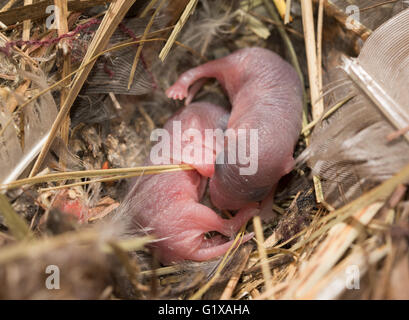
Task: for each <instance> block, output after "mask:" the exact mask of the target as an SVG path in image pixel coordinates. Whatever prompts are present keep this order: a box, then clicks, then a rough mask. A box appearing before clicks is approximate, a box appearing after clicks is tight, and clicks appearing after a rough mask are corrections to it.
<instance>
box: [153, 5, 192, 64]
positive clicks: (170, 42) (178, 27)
mask: <svg viewBox="0 0 409 320" xmlns="http://www.w3.org/2000/svg"><path fill="white" fill-rule="evenodd" d="M197 1H198V0H190V1H189V3H188V4H187V6H186V8H185V10H184V11H183V13H182V15H181V16H180V19H179V21H178V22H177V23H176V25H175V27H174V28H173V30H172V33H171V34H170V36H169V38H168V41H166V43H165V46H164V47H163V48H162V50H161V52H160V53H159V59H161V60H162V62H163V61H165V59H166V57H167V56H168V53H169V51H170V49H171V48H172V45H173V43H174V42H175V40H176V37H177V36H178V35H179V33H180V31H181V30H182V28H183V26H184V25H185V23H186V21H187V19H188V18H189V16H190V15H191V14H192V13H193V11H194V10H195V8H196V4H197Z"/></svg>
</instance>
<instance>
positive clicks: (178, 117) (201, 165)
mask: <svg viewBox="0 0 409 320" xmlns="http://www.w3.org/2000/svg"><path fill="white" fill-rule="evenodd" d="M228 120H229V113H228V112H227V111H226V110H225V109H223V108H221V107H218V106H215V105H214V104H212V103H208V102H199V103H191V104H190V105H189V106H188V107H186V108H182V109H181V110H180V111H178V112H177V113H176V114H175V115H173V116H172V117H171V118H170V119H169V120H168V121H167V122H166V124H165V125H164V127H163V128H164V129H165V130H167V131H168V132H169V133H172V132H173V130H174V128H173V127H174V121H180V122H181V132H182V133H183V132H186V131H187V130H188V129H192V128H194V129H196V130H198V131H199V132H200V134H201V137H202V142H203V144H202V145H198V146H194V143H193V142H194V141H184V140H183V139H182V149H184V148H186V147H187V145H192V146H194V148H200V149H202V159H201V162H197V163H195V162H193V161H182V160H183V159H182V157H178V156H176V155H175V154H173V152H172V151H173V148H172V147H173V144H172V142H173V139H171V141H170V142H171V148H170V153H171V154H170V155H169V157H170V158H171V161H170V162H168V163H166V164H180V163H182V162H183V163H187V164H190V165H192V166H193V167H194V168H196V170H197V171H199V173H200V174H201V175H202V176H205V177H209V178H210V177H211V176H212V175H213V173H214V162H215V159H216V143H217V141H216V139H215V138H214V139H213V141H212V143H210V144H209V145H207V144H206V143H207V141H206V140H205V129H216V128H219V129H220V133H221V134H223V130H225V129H226V127H227V122H228ZM191 140H193V139H191ZM219 148H220V149H222V148H223V145H219ZM205 149H207V150H208V151H209V154H212V158H211V159H209V161H206V159H205Z"/></svg>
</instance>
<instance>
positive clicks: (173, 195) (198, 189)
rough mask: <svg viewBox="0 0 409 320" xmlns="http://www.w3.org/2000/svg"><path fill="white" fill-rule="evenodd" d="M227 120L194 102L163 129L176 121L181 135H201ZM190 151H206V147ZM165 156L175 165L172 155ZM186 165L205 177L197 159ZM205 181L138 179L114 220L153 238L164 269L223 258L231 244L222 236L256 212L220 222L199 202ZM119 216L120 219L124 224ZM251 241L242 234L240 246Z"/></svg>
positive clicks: (176, 175) (175, 175) (188, 174)
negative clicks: (191, 130)
mask: <svg viewBox="0 0 409 320" xmlns="http://www.w3.org/2000/svg"><path fill="white" fill-rule="evenodd" d="M226 115H228V113H227V111H226V110H224V109H223V108H221V107H219V106H216V105H213V104H210V103H205V102H200V103H193V104H191V105H189V106H187V107H185V108H184V109H182V111H181V112H179V113H177V114H176V115H175V116H173V117H172V118H171V119H170V120H168V122H167V123H166V124H165V127H164V129H165V130H168V131H169V132H170V133H171V129H172V128H173V127H174V126H175V123H177V122H178V121H180V123H181V128H182V130H184V129H189V128H195V129H197V130H198V131H199V132H204V130H205V129H215V128H221V127H223V126H225V125H226V121H225V120H223V119H226ZM187 144H189V142H186V143H184V147H186V145H187ZM194 147H196V148H197V147H201V148H203V149H206V148H209V146H208V145H202V146H197V145H195V146H194ZM152 149H153V148H152ZM156 157H157V155H155V153H152V152H151V157H150V159H149V161H147V163H146V164H147V165H150V164H152V163H156V162H157V160H158V159H156ZM170 157H171V160H174V159H173V158H174V157H173V154H172V152H171V153H170ZM177 158H178V157H177ZM177 160H180V159H177ZM171 162H172V161H171ZM190 164H191V165H192V166H193V167H195V168H198V170H200V171H201V172H202V173H203V174H209V172H208V168H207V167H206V164H205V163H202V162H201V160H200V159H199V161H198V162H192V163H190ZM207 179H208V178H206V177H205V176H203V175H201V174H200V173H199V172H198V171H197V170H187V171H177V172H169V173H162V174H155V175H148V176H143V177H142V178H140V179H139V180H137V181H136V183H135V185H134V186H133V187H132V189H131V191H130V192H129V194H128V195H127V197H126V198H125V200H124V202H123V203H122V204H121V207H120V208H119V212H118V216H117V217H118V219H120V220H122V222H125V223H124V224H125V226H126V227H127V228H129V230H126V231H125V233H127V232H128V231H129V232H131V233H132V232H133V230H135V226H136V229H139V230H144V231H146V232H148V233H150V234H153V235H155V237H156V238H157V239H158V240H157V241H156V242H155V243H154V244H153V245H152V246H153V247H156V249H157V250H158V251H159V259H160V261H161V262H162V263H164V264H171V263H174V262H179V261H182V260H195V261H205V260H209V259H212V258H215V257H218V256H220V255H223V254H224V253H226V251H227V250H228V249H229V248H230V247H231V246H232V245H233V240H230V241H228V240H225V239H223V237H222V236H221V235H224V236H226V237H232V236H234V234H235V233H236V232H237V231H238V230H239V229H240V227H241V226H242V225H243V224H244V223H246V222H247V221H248V220H249V219H251V217H253V216H254V215H255V214H257V213H258V209H256V208H254V207H251V206H248V207H246V208H242V209H241V210H240V211H239V212H238V213H237V214H236V215H235V216H234V218H232V219H229V220H227V219H223V218H221V217H220V216H219V215H217V214H216V213H215V212H214V211H213V210H212V209H210V208H208V207H206V206H205V205H203V204H201V203H199V201H200V199H201V198H202V196H203V193H204V190H205V187H206V182H207ZM121 213H122V214H125V219H124V216H123V215H122V214H121ZM129 219H130V221H129ZM123 220H125V221H123ZM209 231H217V232H219V233H220V234H221V235H218V236H213V237H212V238H210V239H206V238H205V233H207V232H209ZM251 237H252V234H247V235H246V236H245V237H244V239H243V242H244V241H248V240H249V239H251Z"/></svg>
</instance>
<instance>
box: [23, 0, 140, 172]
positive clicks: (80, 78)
mask: <svg viewBox="0 0 409 320" xmlns="http://www.w3.org/2000/svg"><path fill="white" fill-rule="evenodd" d="M134 2H135V0H117V1H115V2H114V3H111V5H110V6H109V9H108V11H107V13H106V14H105V16H104V19H103V20H102V22H101V25H100V26H99V28H98V30H97V32H96V33H95V35H94V38H93V39H92V42H91V44H90V46H89V48H88V50H87V53H86V54H85V57H84V60H83V63H82V64H81V65H85V64H86V67H85V68H84V69H82V70H81V71H80V72H79V73H77V74H76V77H75V78H74V82H73V84H72V87H71V88H70V91H69V92H68V95H67V98H66V100H65V101H64V104H63V105H62V107H61V109H60V111H59V112H58V115H57V118H56V119H55V121H54V124H53V126H52V127H51V130H50V133H49V135H48V138H47V141H46V142H45V143H44V145H43V148H42V149H41V152H40V154H39V155H38V158H37V160H36V162H35V163H34V166H33V169H32V170H31V172H30V177H33V176H34V175H35V174H36V173H37V171H38V170H39V169H40V166H41V164H42V163H43V161H44V159H45V157H46V155H47V153H48V150H49V149H50V147H51V144H52V142H53V141H54V138H55V136H56V134H57V133H58V131H59V130H60V127H61V124H62V123H63V121H64V119H65V118H66V116H67V114H68V112H69V110H70V109H71V106H72V104H73V103H74V101H75V99H76V98H77V95H78V93H79V92H80V90H81V88H82V85H83V84H84V81H85V80H86V78H87V77H88V74H89V72H90V71H91V69H92V67H93V65H94V63H95V60H93V61H92V62H91V63H89V60H91V59H92V58H93V57H94V56H96V55H97V54H98V53H100V51H102V50H103V49H104V48H105V47H106V45H107V44H108V42H109V39H110V38H111V35H112V34H113V32H114V31H115V29H116V27H117V26H118V24H119V23H120V22H121V21H122V19H123V17H124V16H125V14H126V12H127V11H128V9H129V8H130V7H131V6H132V4H133V3H134Z"/></svg>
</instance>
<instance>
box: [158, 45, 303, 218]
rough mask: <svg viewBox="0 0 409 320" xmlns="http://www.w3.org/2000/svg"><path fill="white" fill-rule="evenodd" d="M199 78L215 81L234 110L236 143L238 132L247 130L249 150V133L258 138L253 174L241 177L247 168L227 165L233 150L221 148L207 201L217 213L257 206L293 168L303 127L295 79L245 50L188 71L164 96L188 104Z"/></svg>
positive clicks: (277, 61)
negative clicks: (193, 86) (222, 210)
mask: <svg viewBox="0 0 409 320" xmlns="http://www.w3.org/2000/svg"><path fill="white" fill-rule="evenodd" d="M202 78H216V79H217V80H218V81H219V82H220V84H221V85H222V87H223V88H224V89H225V91H226V92H227V95H228V97H229V100H230V103H231V105H232V112H231V116H230V118H229V121H228V125H227V127H228V128H229V129H232V131H233V133H235V134H236V138H237V136H238V132H239V129H245V132H246V140H245V141H246V144H247V147H249V144H250V129H256V130H257V137H258V150H257V155H256V156H257V162H258V166H257V171H256V172H255V173H254V174H251V175H245V174H242V173H241V171H240V169H241V168H243V167H244V166H245V165H244V164H242V163H240V162H239V161H237V162H236V163H229V161H228V152H232V151H233V152H236V154H237V152H238V151H237V150H232V149H231V148H232V147H231V146H230V147H229V145H225V148H224V151H223V152H220V153H219V154H218V155H217V158H216V164H215V171H214V175H213V176H212V178H211V180H210V196H211V200H212V202H213V204H214V205H215V206H216V207H218V208H220V209H232V210H235V209H239V208H241V207H243V206H245V205H247V204H249V203H252V202H257V201H261V200H263V199H265V198H266V197H267V196H268V195H269V194H271V192H272V190H273V188H274V186H275V185H276V184H277V182H278V181H279V179H280V178H281V177H282V176H284V175H285V174H287V173H289V172H290V171H291V170H292V169H293V167H294V159H293V150H294V146H295V143H296V142H297V139H298V136H299V134H300V130H301V121H302V88H301V83H300V80H299V77H298V75H297V73H296V72H295V70H294V69H293V68H292V66H291V65H290V64H288V63H287V62H286V61H284V60H283V59H282V58H281V57H280V56H278V55H277V54H275V53H273V52H271V51H269V50H267V49H262V48H246V49H241V50H238V51H236V52H234V53H232V54H230V55H228V56H226V57H224V58H221V59H218V60H214V61H210V62H208V63H205V64H203V65H200V66H198V67H196V68H193V69H190V70H188V71H186V72H185V73H183V74H182V75H181V76H180V77H179V79H178V80H177V81H176V82H175V84H174V85H172V86H171V87H170V88H169V89H168V90H167V92H166V93H167V95H168V97H170V98H173V99H184V98H186V97H187V98H188V99H189V100H190V99H191V96H189V91H188V90H189V87H190V86H191V85H192V84H194V83H197V81H200V80H201V79H202ZM194 91H197V88H194ZM228 148H230V149H228ZM233 148H235V147H233ZM236 148H237V144H236ZM246 150H250V148H247V149H246Z"/></svg>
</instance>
